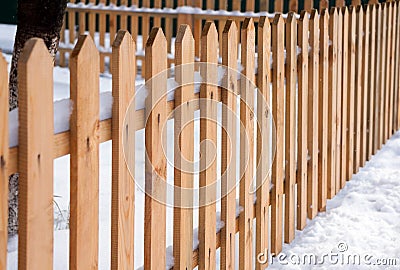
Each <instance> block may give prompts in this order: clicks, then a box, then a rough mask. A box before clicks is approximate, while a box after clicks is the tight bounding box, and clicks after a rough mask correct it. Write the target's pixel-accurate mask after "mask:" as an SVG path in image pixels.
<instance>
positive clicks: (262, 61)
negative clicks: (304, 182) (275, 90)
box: [256, 17, 295, 270]
mask: <svg viewBox="0 0 400 270" xmlns="http://www.w3.org/2000/svg"><path fill="white" fill-rule="evenodd" d="M257 31H258V56H259V57H258V59H257V61H258V67H257V71H258V72H257V73H258V80H257V87H258V89H259V91H257V125H258V128H257V159H256V161H257V163H256V184H257V188H258V189H257V193H256V196H257V200H256V254H257V255H256V256H258V254H261V253H263V254H264V256H268V250H269V204H270V198H269V197H270V196H269V195H270V194H269V190H270V181H271V174H270V173H271V171H270V169H271V151H272V145H271V144H270V139H271V138H270V130H271V128H272V125H271V120H272V119H271V116H272V115H271V110H270V108H271V107H270V104H271V94H270V84H271V62H270V61H269V59H271V25H270V22H269V21H268V18H267V17H262V18H261V20H260V23H259V24H258V28H257ZM294 181H295V180H294ZM265 258H266V257H263V258H261V259H265ZM267 263H268V262H267ZM266 266H268V264H261V263H260V262H258V261H257V262H256V269H259V270H262V269H264V268H265V267H266Z"/></svg>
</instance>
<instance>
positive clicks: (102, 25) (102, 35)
mask: <svg viewBox="0 0 400 270" xmlns="http://www.w3.org/2000/svg"><path fill="white" fill-rule="evenodd" d="M99 4H100V5H101V4H102V5H106V0H99ZM106 19H107V17H106V14H104V13H100V14H99V45H100V46H101V47H103V48H104V47H105V45H106V23H107V22H106ZM104 71H105V59H104V55H102V54H100V72H104Z"/></svg>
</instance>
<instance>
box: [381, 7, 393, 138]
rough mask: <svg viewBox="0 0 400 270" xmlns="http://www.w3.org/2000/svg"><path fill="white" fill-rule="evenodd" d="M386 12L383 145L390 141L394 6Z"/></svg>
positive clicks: (387, 8) (386, 9)
mask: <svg viewBox="0 0 400 270" xmlns="http://www.w3.org/2000/svg"><path fill="white" fill-rule="evenodd" d="M383 8H384V10H385V11H386V20H387V21H386V24H385V29H384V31H385V33H386V41H385V42H386V55H385V57H386V58H385V73H384V74H385V77H384V80H385V83H384V104H383V108H384V109H383V111H384V116H383V117H384V118H383V119H384V120H383V141H382V143H383V144H384V143H386V141H387V140H388V139H389V99H390V51H391V49H390V46H391V44H392V23H393V22H392V5H391V4H390V3H389V2H386V3H385V4H384V6H383Z"/></svg>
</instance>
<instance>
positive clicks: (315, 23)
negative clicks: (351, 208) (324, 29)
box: [307, 9, 319, 219]
mask: <svg viewBox="0 0 400 270" xmlns="http://www.w3.org/2000/svg"><path fill="white" fill-rule="evenodd" d="M309 36H310V37H309V39H310V47H311V51H310V55H309V61H310V63H309V65H308V87H309V88H308V89H309V91H308V132H307V133H308V134H307V139H308V142H307V146H308V156H309V158H308V159H309V160H308V164H307V165H308V166H307V174H308V178H307V215H308V218H309V219H313V218H314V217H315V216H316V215H317V212H318V118H319V115H318V97H319V93H318V91H319V89H318V88H319V16H318V11H317V10H315V9H313V10H312V11H311V15H310V34H309Z"/></svg>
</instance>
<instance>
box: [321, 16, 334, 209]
mask: <svg viewBox="0 0 400 270" xmlns="http://www.w3.org/2000/svg"><path fill="white" fill-rule="evenodd" d="M328 26H329V13H328V10H327V9H323V10H322V12H321V16H320V18H319V29H320V31H319V32H320V36H319V40H320V50H319V51H320V52H319V97H318V100H319V101H318V103H319V105H318V121H319V122H318V130H319V132H318V145H319V147H318V148H319V154H318V211H324V210H325V207H326V198H327V178H328V175H327V174H328V164H327V162H328V125H331V124H332V123H330V122H329V121H328V106H329V105H328V95H329V89H328V87H329V80H328V75H329V36H328V34H329V29H328ZM331 102H332V101H331ZM331 102H329V103H331Z"/></svg>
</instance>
